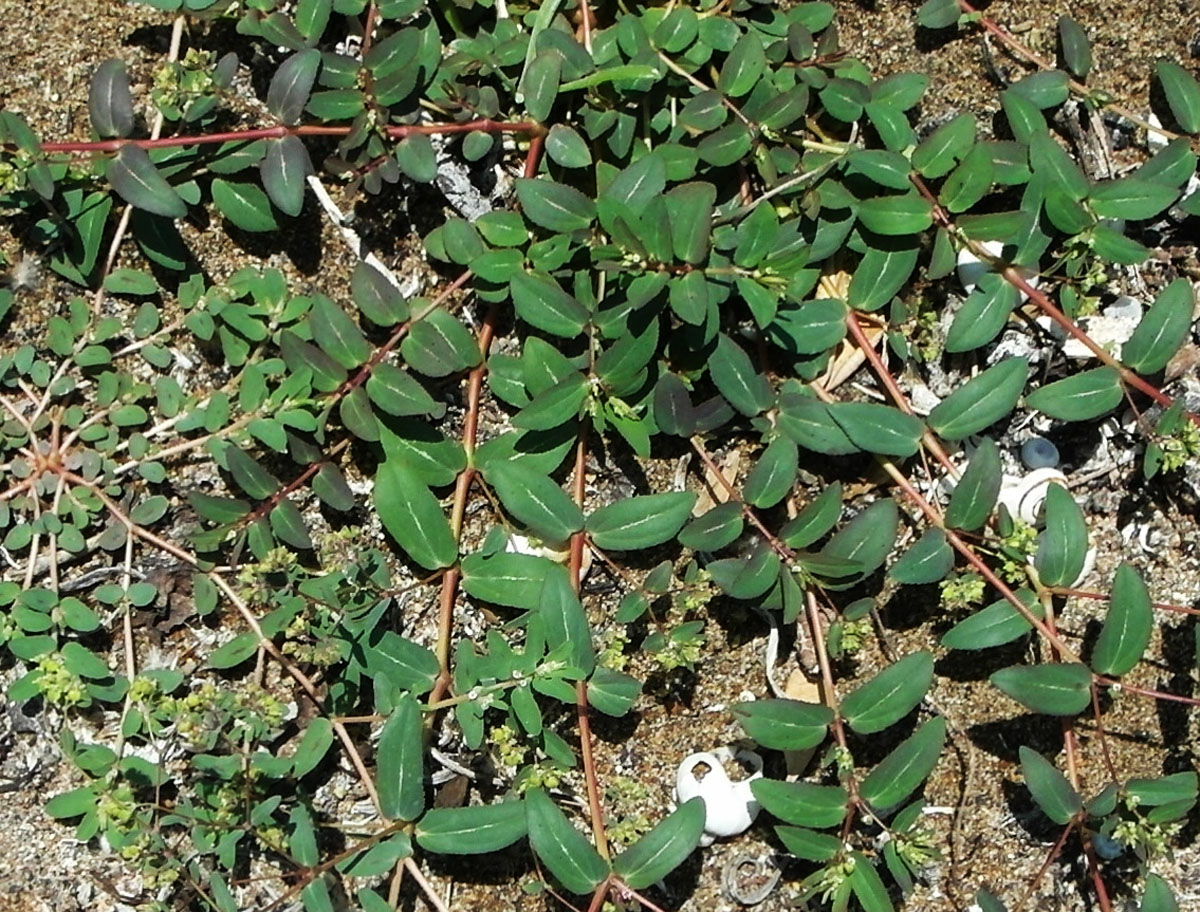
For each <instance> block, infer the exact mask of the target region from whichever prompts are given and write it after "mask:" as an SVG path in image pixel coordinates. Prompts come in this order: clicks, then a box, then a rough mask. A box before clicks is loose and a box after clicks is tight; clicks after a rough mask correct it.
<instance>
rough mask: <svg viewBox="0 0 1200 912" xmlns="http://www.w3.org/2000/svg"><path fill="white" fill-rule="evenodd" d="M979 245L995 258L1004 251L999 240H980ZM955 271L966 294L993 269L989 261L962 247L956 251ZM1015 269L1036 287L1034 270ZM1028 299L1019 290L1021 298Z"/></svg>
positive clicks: (999, 256)
mask: <svg viewBox="0 0 1200 912" xmlns="http://www.w3.org/2000/svg"><path fill="white" fill-rule="evenodd" d="M979 246H980V247H982V248H983V249H984V250H985V251H986V252H987V254H988V255H989V256H992V257H995V258H996V259H1000V258H1001V256H1002V254H1003V253H1004V245H1003V244H1002V243H1000V242H999V241H981V242H980V243H979ZM957 271H958V281H960V282H961V283H962V287H963V290H964V291H965V292H966V293H967V294H970V293H971V292H973V291H974V290H975V286H976V285H978V284H979V281H980V280H981V279H982V278H983V277H984V276H985V275H987V274H988V273H989V272H992V271H993V270H992V266H991V264H990V263H986V262H984V261H983V260H981V259H979V257H977V256H975V254H974V253H973V252H972V251H971V250H970V248H967V247H964V248H963V249H962V250H960V251H959V252H958V270H957ZM1017 271H1018V272H1020V273H1021V276H1022V278H1024V279H1025V281H1026V282H1028V283H1029V285H1030V286H1031V287H1032V288H1037V287H1038V275H1037V272H1036V271H1031V270H1028V269H1020V268H1019V269H1018V270H1017ZM1028 299H1029V295H1027V294H1025V292H1021V300H1022V301H1027V300H1028Z"/></svg>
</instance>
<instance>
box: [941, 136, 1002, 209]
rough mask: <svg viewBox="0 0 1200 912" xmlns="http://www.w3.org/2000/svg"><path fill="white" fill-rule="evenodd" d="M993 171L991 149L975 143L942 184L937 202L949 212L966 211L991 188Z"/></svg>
mask: <svg viewBox="0 0 1200 912" xmlns="http://www.w3.org/2000/svg"><path fill="white" fill-rule="evenodd" d="M994 172H995V165H994V164H993V162H992V152H991V149H989V148H988V146H987V145H986V144H984V143H976V144H975V145H974V146H972V147H971V150H970V151H969V152H967V154H966V155H964V156H963V159H962V161H961V162H960V163H959V165H958V167H957V168H955V169H954V170H953V171H951V172H950V176H949V177H947V178H946V182H945V183H944V184H942V189H941V190H940V191H939V192H938V202H940V203H941V204H942V205H943V206H945V207H946V208H947V209H948V210H950V211H951V212H954V213H959V212H966V211H967V210H968V209H971V208H973V207H974V206H975V204H976V203H978V202H979V201H980V200H981V199H983V197H984V196H985V195H986V194H987V192H988V190H990V189H991V187H992V179H993V174H994Z"/></svg>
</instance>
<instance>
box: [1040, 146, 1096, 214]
mask: <svg viewBox="0 0 1200 912" xmlns="http://www.w3.org/2000/svg"><path fill="white" fill-rule="evenodd" d="M1029 164H1030V167H1032V168H1033V172H1034V174H1041V175H1044V176H1045V178H1046V180H1047V182H1048V184H1049V185H1051V186H1055V187H1058V188H1059V189H1061V190H1062V191H1063V192H1064V193H1065V194H1066V195H1067V196H1068V197H1069V198H1071V199H1073V200H1082V199H1084V198H1085V197H1087V195H1088V191H1089V190H1090V189H1091V187H1090V185H1089V184H1088V180H1087V178H1086V177H1085V176H1084V174H1083V172H1082V171H1081V170H1079V166H1078V165H1077V164H1075V162H1074V160H1072V158H1071V156H1070V155H1068V154H1067V152H1066V150H1065V149H1063V147H1062V146H1060V145H1059V144H1058V143H1056V142H1055V141H1054V140H1053V139H1051V138H1050V134H1049V133H1036V134H1034V135H1033V136H1032V137H1030V140H1029Z"/></svg>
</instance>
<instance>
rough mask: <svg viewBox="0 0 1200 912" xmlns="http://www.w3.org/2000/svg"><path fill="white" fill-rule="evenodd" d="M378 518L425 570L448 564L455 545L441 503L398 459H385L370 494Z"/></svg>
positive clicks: (452, 561)
mask: <svg viewBox="0 0 1200 912" xmlns="http://www.w3.org/2000/svg"><path fill="white" fill-rule="evenodd" d="M372 496H373V499H374V502H375V509H376V511H377V512H378V514H379V519H380V521H381V522H382V523H383V526H384V528H385V529H387V531H388V533H389V534H390V535H391V536H392V538H394V539H395V540H396V542H397V543H398V544H399V545H400V547H401V548H403V549H404V550H405V551H406V552H407V553H408V556H409V557H411V558H412V559H413V560H414V561H416V562H417V563H418V564H420V565H421V566H422V567H424V568H426V569H427V570H437V569H439V568H441V567H449V566H450V565H451V564H453V563H454V561H455V559H456V558H457V557H458V545H457V543H456V542H455V540H454V534H453V533H452V532H451V531H450V523H449V521H448V520H447V519H446V515H445V513H443V512H442V507H441V504H439V503H438V501H437V498H436V497H434V496H433V493H432V492H431V491H430V490H429V488H428V487H426V485H425V484H424V482H422V481H421V480H420V478H419V477H418V476H417V474H416V473H415V472H414V471H413V470H412V469H411V468H409V467H408V466H407V465H404V464H402V463H401V462H399V461H398V460H395V459H388V460H385V461H384V462H383V463H382V464H381V465H380V466H379V470H378V472H377V473H376V475H375V488H374V491H373V493H372Z"/></svg>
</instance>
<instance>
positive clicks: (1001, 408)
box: [929, 358, 1029, 442]
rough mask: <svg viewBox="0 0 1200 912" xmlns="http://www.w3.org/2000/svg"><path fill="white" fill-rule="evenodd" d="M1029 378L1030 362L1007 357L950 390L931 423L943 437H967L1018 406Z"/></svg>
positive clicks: (950, 438)
mask: <svg viewBox="0 0 1200 912" xmlns="http://www.w3.org/2000/svg"><path fill="white" fill-rule="evenodd" d="M1028 378H1029V361H1028V360H1027V359H1025V358H1005V359H1004V360H1003V361H1001V362H1000V363H999V364H997V365H995V366H994V367H989V368H988V369H987V370H985V371H984V372H983V373H981V374H979V375H978V376H976V377H973V378H972V379H971V380H968V381H967V383H966V384H965V385H964V386H962V387H961V388H960V389H957V390H955V391H954V392H953V393H951V394H950V395H949V396H948V397H947V398H946V399H945V401H943V402H941V403H939V404H938V405H937V406H936V407H934V409H933V411H932V412H930V413H929V426H930V427H931V428H932V429H933V430H934V432H936V433H937V435H938V436H939V437H941V438H942V439H944V440H950V441H955V442H957V441H959V440H965V439H966V438H967V437H970V436H971V435H972V434H978V433H979V432H980V431H982V430H984V429H985V428H987V427H989V426H990V425H992V424H995V423H996V422H997V421H999V420H1000V419H1001V418H1003V417H1004V416H1005V415H1007V414H1008V413H1009V412H1011V411H1012V410H1013V408H1014V407H1016V404H1017V400H1018V399H1020V398H1021V393H1022V392H1023V391H1024V389H1025V381H1026V380H1027V379H1028Z"/></svg>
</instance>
